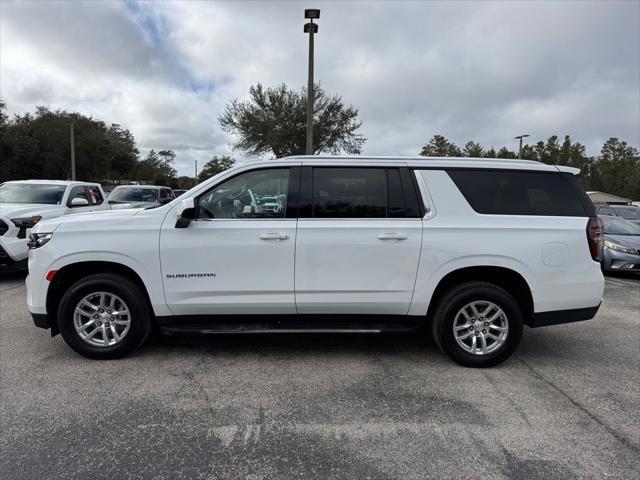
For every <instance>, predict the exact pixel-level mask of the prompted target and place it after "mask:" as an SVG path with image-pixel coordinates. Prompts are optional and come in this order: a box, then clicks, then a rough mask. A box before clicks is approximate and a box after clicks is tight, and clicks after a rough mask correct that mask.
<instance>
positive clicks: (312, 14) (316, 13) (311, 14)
mask: <svg viewBox="0 0 640 480" xmlns="http://www.w3.org/2000/svg"><path fill="white" fill-rule="evenodd" d="M304 18H320V9H319V8H307V9H305V11H304Z"/></svg>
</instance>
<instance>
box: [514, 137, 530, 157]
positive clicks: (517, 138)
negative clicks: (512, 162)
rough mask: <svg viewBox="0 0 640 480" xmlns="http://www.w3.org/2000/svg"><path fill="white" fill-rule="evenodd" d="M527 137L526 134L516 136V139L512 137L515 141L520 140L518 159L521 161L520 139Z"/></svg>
mask: <svg viewBox="0 0 640 480" xmlns="http://www.w3.org/2000/svg"><path fill="white" fill-rule="evenodd" d="M528 136H529V134H528V133H525V134H524V135H518V136H517V137H513V138H514V139H516V140H520V146H519V147H518V159H519V160H520V159H522V139H523V138H527V137H528Z"/></svg>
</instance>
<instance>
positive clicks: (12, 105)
mask: <svg viewBox="0 0 640 480" xmlns="http://www.w3.org/2000/svg"><path fill="white" fill-rule="evenodd" d="M305 8H320V9H321V18H320V19H319V21H318V23H319V32H318V35H317V37H316V42H315V47H316V57H315V78H316V81H319V82H320V83H321V84H322V86H323V87H324V88H325V89H326V90H327V91H328V92H330V93H335V94H339V95H341V96H342V99H343V101H344V102H345V103H347V104H350V105H353V106H355V107H356V108H358V109H359V112H360V115H359V118H360V120H361V121H362V128H361V133H362V134H363V135H364V136H365V137H367V142H366V143H365V145H364V148H363V151H362V153H363V154H366V155H416V154H418V152H419V151H420V149H421V147H422V145H424V144H425V142H427V141H428V140H429V138H431V137H432V136H433V135H435V134H441V135H445V136H446V137H448V138H449V139H450V140H452V141H454V142H455V143H457V144H458V145H459V146H462V145H464V144H465V143H466V142H467V141H469V140H474V141H477V142H479V143H481V144H482V145H483V146H485V147H491V146H494V147H496V148H499V147H501V146H503V145H506V146H508V147H510V148H511V149H513V150H516V149H517V143H516V140H514V139H513V137H514V136H515V135H518V134H523V133H529V134H531V138H532V139H534V140H535V141H537V140H539V139H546V138H547V137H548V136H550V135H553V134H556V135H559V136H561V137H563V136H564V135H566V134H569V135H571V136H572V138H573V139H574V140H576V141H580V142H581V143H583V144H585V145H586V147H587V152H588V153H589V154H590V155H596V154H597V153H598V152H599V150H600V147H601V145H602V143H603V142H604V141H605V140H606V139H607V138H609V137H611V136H615V137H618V138H620V139H623V140H626V141H627V142H629V143H630V144H632V145H634V146H636V147H638V146H640V2H638V1H621V2H617V1H595V2H579V1H568V2H561V1H555V2H520V1H518V2H516V1H498V2H463V1H457V2H436V1H434V2H430V1H407V2H404V1H391V0H389V1H382V0H379V1H364V0H361V1H353V2H347V1H344V2H338V1H318V0H316V1H313V2H307V1H296V0H290V1H282V2H276V1H254V2H243V1H233V2H232V1H225V2H204V1H181V2H170V1H163V2H138V1H134V0H129V1H104V0H103V1H91V2H82V1H79V0H78V1H75V0H74V1H53V0H51V1H31V2H30V1H22V2H13V1H10V0H2V1H1V2H0V97H2V99H3V100H4V101H5V102H6V104H7V109H8V111H9V113H24V112H27V111H34V110H35V107H36V106H37V105H47V106H49V107H50V108H52V109H58V108H60V109H64V110H67V111H77V112H80V113H82V114H85V115H90V116H93V117H94V118H97V119H101V120H104V121H105V122H107V123H118V124H121V125H122V126H123V127H125V128H128V129H129V130H131V132H132V133H133V134H134V136H135V138H136V141H137V144H138V147H139V148H140V151H141V154H142V155H146V153H147V152H148V150H149V149H151V148H153V149H155V150H160V149H173V150H174V151H175V152H176V154H177V159H176V167H177V169H178V172H179V174H182V175H192V174H193V173H192V172H193V168H194V166H193V164H194V161H195V160H197V161H198V162H199V163H200V165H202V164H203V163H204V162H206V161H207V160H208V159H210V158H211V157H212V156H213V155H221V154H231V155H233V156H234V157H235V158H237V159H240V160H241V159H243V158H245V157H243V155H242V154H241V153H240V152H238V151H234V150H233V143H234V138H233V137H232V136H231V135H229V134H227V133H226V132H223V131H222V130H221V128H220V126H219V124H218V117H219V115H220V114H221V113H222V111H223V109H224V107H225V105H226V104H227V103H228V102H229V101H230V100H231V99H234V98H238V99H241V100H242V99H246V98H247V96H248V89H249V86H250V85H253V84H256V83H258V82H260V83H262V84H263V85H265V86H274V85H277V84H280V83H286V84H287V85H289V86H290V87H293V88H296V89H299V88H302V87H303V86H304V85H306V78H307V77H306V75H307V54H308V44H307V42H308V37H307V35H305V34H304V33H303V25H304V23H305V19H304V18H303V17H304V14H303V12H304V9H305Z"/></svg>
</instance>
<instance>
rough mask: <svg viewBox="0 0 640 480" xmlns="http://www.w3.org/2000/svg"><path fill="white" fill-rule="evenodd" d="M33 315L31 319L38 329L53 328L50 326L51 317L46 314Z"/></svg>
mask: <svg viewBox="0 0 640 480" xmlns="http://www.w3.org/2000/svg"><path fill="white" fill-rule="evenodd" d="M29 313H31V318H32V319H33V323H34V324H35V326H36V327H39V328H51V325H50V324H49V315H47V314H46V313H32V312H29Z"/></svg>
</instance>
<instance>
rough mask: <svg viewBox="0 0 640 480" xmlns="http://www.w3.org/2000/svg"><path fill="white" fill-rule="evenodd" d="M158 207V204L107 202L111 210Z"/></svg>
mask: <svg viewBox="0 0 640 480" xmlns="http://www.w3.org/2000/svg"><path fill="white" fill-rule="evenodd" d="M154 205H159V204H158V202H109V206H110V207H111V208H112V209H113V210H121V209H123V208H146V207H153V206H154Z"/></svg>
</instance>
